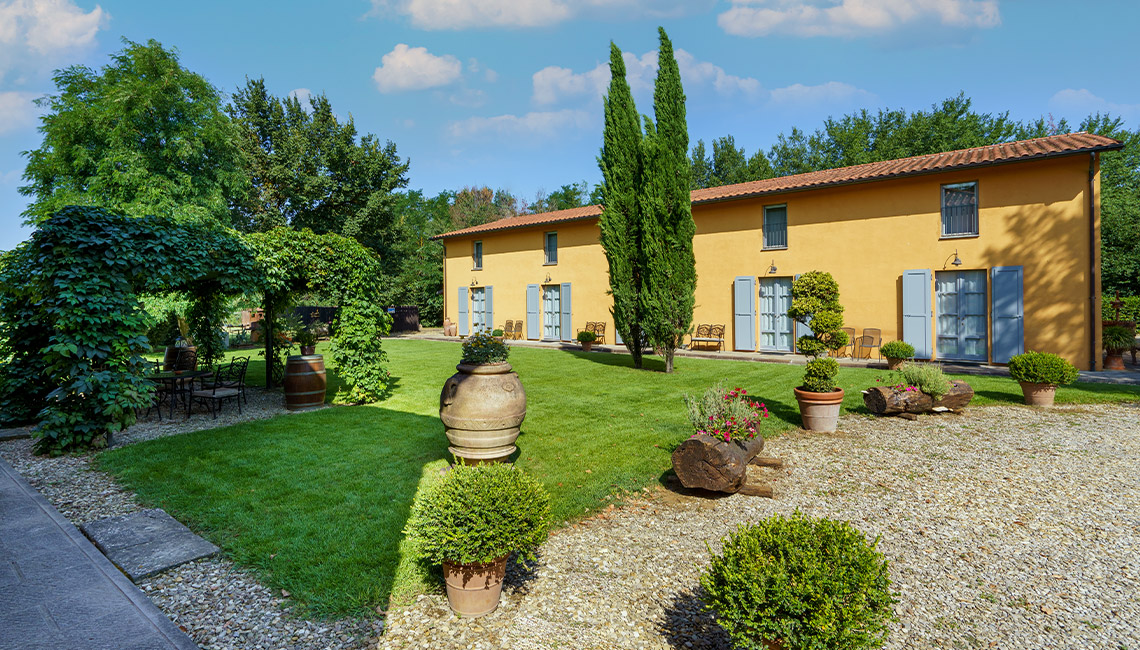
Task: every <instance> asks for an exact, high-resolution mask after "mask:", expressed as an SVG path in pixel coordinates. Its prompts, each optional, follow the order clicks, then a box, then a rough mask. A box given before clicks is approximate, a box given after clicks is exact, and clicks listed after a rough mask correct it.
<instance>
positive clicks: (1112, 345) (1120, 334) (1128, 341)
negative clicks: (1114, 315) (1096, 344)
mask: <svg viewBox="0 0 1140 650" xmlns="http://www.w3.org/2000/svg"><path fill="white" fill-rule="evenodd" d="M1100 340H1101V344H1102V345H1103V346H1104V352H1105V358H1104V369H1105V370H1124V369H1125V368H1124V353H1125V352H1127V351H1128V350H1131V349H1132V343H1133V342H1134V341H1135V340H1136V335H1135V333H1134V332H1133V331H1132V330H1130V329H1128V328H1127V327H1124V326H1123V325H1110V326H1108V327H1106V328H1104V331H1103V332H1101V335H1100Z"/></svg>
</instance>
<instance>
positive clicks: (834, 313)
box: [788, 271, 847, 393]
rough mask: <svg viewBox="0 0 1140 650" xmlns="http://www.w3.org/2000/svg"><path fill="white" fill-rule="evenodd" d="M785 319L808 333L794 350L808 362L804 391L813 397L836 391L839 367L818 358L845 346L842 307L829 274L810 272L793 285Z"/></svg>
mask: <svg viewBox="0 0 1140 650" xmlns="http://www.w3.org/2000/svg"><path fill="white" fill-rule="evenodd" d="M788 318H791V319H792V320H794V321H796V322H797V323H800V324H802V325H804V326H806V327H808V328H810V329H811V334H809V335H804V336H801V337H799V338H798V339H797V340H796V347H797V349H798V350H799V351H800V353H801V354H805V355H807V356H808V357H810V358H811V360H810V361H808V363H807V369H806V372H805V373H804V384H803V389H804V390H807V391H811V392H813V393H830V392H832V391H833V390H835V376H836V375H837V374H838V373H839V363H838V362H836V361H835V359H822V358H820V357H821V356H823V355H824V354H826V353H827V352H829V351H830V352H831V353H832V354H834V353H835V352H836V351H838V350H839V349H840V348H842V347H843V346H845V345H847V333H846V332H844V331H843V329H842V328H843V305H841V304H839V284H838V283H836V282H835V278H833V277H831V274H830V273H826V272H824V271H809V272H807V273H804V274H803V275H801V276H799V277H798V278H796V279H795V280H793V281H792V305H791V307H789V308H788Z"/></svg>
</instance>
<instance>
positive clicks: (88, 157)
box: [20, 39, 243, 224]
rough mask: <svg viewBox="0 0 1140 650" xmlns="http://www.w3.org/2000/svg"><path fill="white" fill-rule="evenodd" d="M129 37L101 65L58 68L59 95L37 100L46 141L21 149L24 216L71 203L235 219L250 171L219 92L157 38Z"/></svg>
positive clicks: (35, 217) (40, 215) (38, 217)
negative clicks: (235, 203) (233, 203)
mask: <svg viewBox="0 0 1140 650" xmlns="http://www.w3.org/2000/svg"><path fill="white" fill-rule="evenodd" d="M123 44H124V48H123V49H122V50H121V51H120V52H118V53H116V54H114V55H113V56H112V57H111V59H112V60H111V63H110V64H109V65H107V66H105V67H104V68H103V69H102V70H101V71H100V72H98V73H97V72H95V71H94V70H92V69H91V68H88V67H85V66H72V67H69V68H66V69H63V70H57V71H56V72H55V74H54V75H53V81H54V82H55V86H56V89H57V93H56V94H54V95H50V96H47V97H44V98H42V99H40V100H38V101H37V104H38V105H39V106H40V107H41V108H43V109H46V114H45V115H44V116H43V117H41V118H40V122H41V123H40V127H39V131H40V133H42V134H43V137H44V139H43V144H42V145H40V147H39V148H38V149H34V150H32V151H26V152H24V155H25V156H27V158H28V165H27V167H26V169H25V170H24V176H23V178H24V180H25V181H26V182H27V185H24V186H22V187H20V193H21V194H24V195H25V196H29V197H32V202H31V203H30V204H29V205H28V208H27V209H26V210H25V211H24V212H23V216H24V217H25V219H26V222H27V223H29V224H35V223H38V222H41V221H43V220H44V219H46V218H47V217H48V216H50V215H51V214H53V213H54V212H55V211H56V210H58V209H59V208H61V207H63V206H65V205H97V206H102V207H105V208H109V209H111V210H115V211H120V212H123V213H125V214H128V215H134V216H141V215H147V214H154V215H159V216H168V217H174V218H180V219H187V220H194V221H203V222H210V221H214V222H228V220H229V219H228V207H229V202H230V199H231V197H232V196H234V195H235V194H237V193H238V191H239V188H240V186H241V185H242V182H243V174H242V172H241V168H240V164H239V156H238V152H237V149H236V148H235V147H234V144H233V143H234V131H233V127H232V125H231V123H230V121H229V120H228V119H227V118H226V115H225V113H224V112H223V111H222V108H221V99H220V97H219V94H218V91H217V90H216V89H215V88H214V87H213V86H211V85H210V84H209V82H207V81H206V80H205V79H204V78H203V77H201V76H199V75H197V74H195V73H193V72H190V71H189V70H186V69H185V68H183V67H182V65H181V64H180V63H179V62H178V53H177V51H176V50H167V49H164V48H163V47H162V44H161V43H159V42H158V41H154V40H150V41H147V42H146V43H145V44H141V43H135V42H133V41H129V40H126V39H123Z"/></svg>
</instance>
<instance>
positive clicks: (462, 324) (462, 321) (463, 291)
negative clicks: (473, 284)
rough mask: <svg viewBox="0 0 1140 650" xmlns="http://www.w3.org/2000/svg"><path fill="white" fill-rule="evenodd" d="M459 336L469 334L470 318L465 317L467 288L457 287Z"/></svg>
mask: <svg viewBox="0 0 1140 650" xmlns="http://www.w3.org/2000/svg"><path fill="white" fill-rule="evenodd" d="M458 304H459V323H458V325H459V335H460V336H467V335H468V334H470V333H471V330H470V329H469V328H470V326H471V318H470V317H469V316H468V315H467V287H459V303H458Z"/></svg>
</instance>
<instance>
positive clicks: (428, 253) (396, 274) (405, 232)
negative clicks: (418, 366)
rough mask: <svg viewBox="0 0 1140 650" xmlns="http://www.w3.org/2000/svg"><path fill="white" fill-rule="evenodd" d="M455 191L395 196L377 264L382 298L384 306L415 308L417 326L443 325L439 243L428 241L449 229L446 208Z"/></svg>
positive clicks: (440, 251) (448, 216) (441, 254)
mask: <svg viewBox="0 0 1140 650" xmlns="http://www.w3.org/2000/svg"><path fill="white" fill-rule="evenodd" d="M454 198H455V193H454V192H448V191H445V192H440V193H439V194H437V195H436V196H433V197H428V196H424V194H423V192H421V191H420V190H412V191H408V192H401V193H399V194H397V195H396V206H395V212H396V219H395V221H394V222H393V223H392V227H391V228H389V229H388V231H387V237H386V239H385V241H384V243H383V246H382V251H383V253H382V254H381V256H380V265H381V268H382V269H383V271H384V275H385V277H386V278H387V281H386V282H385V287H384V289H383V295H382V298H381V299H382V300H383V301H384V304H388V305H416V306H418V307H419V310H420V322H421V323H423V324H424V325H428V326H433V325H438V324H440V323H442V322H443V294H442V293H441V291H440V287H442V286H443V263H442V262H443V243H442V242H439V241H432V240H431V237H433V236H434V235H438V234H440V233H444V232H447V231H449V230H451V229H452V223H451V214H450V212H449V209H450V207H451V202H452V200H454Z"/></svg>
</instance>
